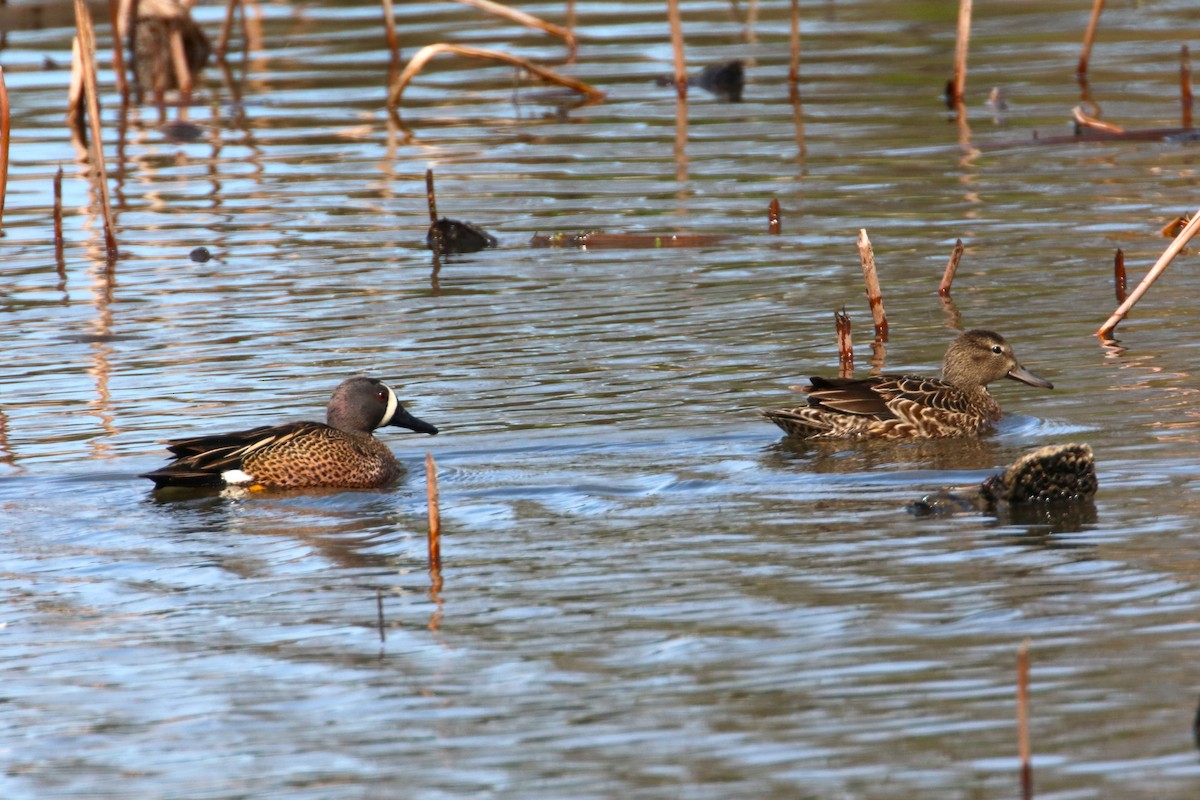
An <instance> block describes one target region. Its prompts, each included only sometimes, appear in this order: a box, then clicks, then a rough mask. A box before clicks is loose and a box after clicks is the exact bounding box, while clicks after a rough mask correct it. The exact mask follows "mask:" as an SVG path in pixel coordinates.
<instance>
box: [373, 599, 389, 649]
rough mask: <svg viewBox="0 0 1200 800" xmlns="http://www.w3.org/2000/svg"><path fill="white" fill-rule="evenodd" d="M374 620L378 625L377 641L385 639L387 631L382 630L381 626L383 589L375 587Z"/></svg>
mask: <svg viewBox="0 0 1200 800" xmlns="http://www.w3.org/2000/svg"><path fill="white" fill-rule="evenodd" d="M375 620H376V624H378V625H379V641H380V642H381V643H382V642H386V641H387V633H385V632H384V630H385V629H384V626H383V589H380V588H379V587H378V586H377V587H375Z"/></svg>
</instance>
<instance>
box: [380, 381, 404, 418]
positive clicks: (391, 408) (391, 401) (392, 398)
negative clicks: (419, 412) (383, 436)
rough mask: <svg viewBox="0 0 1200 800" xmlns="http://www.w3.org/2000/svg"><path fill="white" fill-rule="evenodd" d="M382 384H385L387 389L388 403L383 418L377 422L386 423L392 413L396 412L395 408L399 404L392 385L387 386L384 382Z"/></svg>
mask: <svg viewBox="0 0 1200 800" xmlns="http://www.w3.org/2000/svg"><path fill="white" fill-rule="evenodd" d="M384 386H386V387H387V390H388V404H387V411H385V412H384V414H383V419H382V420H380V422H379V424H380V425H387V424H388V423H389V422H391V421H392V415H393V414H395V413H396V409H397V408H398V407H399V405H400V401H399V400H397V399H396V393H395V392H393V391H392V387H390V386H387V384H384Z"/></svg>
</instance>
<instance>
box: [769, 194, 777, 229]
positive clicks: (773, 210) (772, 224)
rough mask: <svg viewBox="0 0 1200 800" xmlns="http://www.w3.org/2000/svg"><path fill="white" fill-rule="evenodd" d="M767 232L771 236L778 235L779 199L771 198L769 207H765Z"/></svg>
mask: <svg viewBox="0 0 1200 800" xmlns="http://www.w3.org/2000/svg"><path fill="white" fill-rule="evenodd" d="M767 230H769V231H770V232H771V234H772V235H773V236H778V235H779V198H778V197H772V198H771V205H770V206H768V207H767Z"/></svg>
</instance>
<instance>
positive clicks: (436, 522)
mask: <svg viewBox="0 0 1200 800" xmlns="http://www.w3.org/2000/svg"><path fill="white" fill-rule="evenodd" d="M425 497H426V499H427V500H428V502H429V569H430V570H432V571H434V572H439V571H440V570H441V568H442V512H441V510H440V509H439V508H438V479H437V463H436V462H434V460H433V453H431V452H429V451H428V450H426V451H425Z"/></svg>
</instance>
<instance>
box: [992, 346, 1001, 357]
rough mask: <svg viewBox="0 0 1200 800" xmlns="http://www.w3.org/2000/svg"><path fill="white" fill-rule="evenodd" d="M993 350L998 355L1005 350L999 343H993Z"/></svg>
mask: <svg viewBox="0 0 1200 800" xmlns="http://www.w3.org/2000/svg"><path fill="white" fill-rule="evenodd" d="M992 352H993V353H995V354H996V355H1000V354H1001V353H1003V352H1004V348H1003V347H1001V346H1000V345H998V344H994V345H992Z"/></svg>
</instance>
